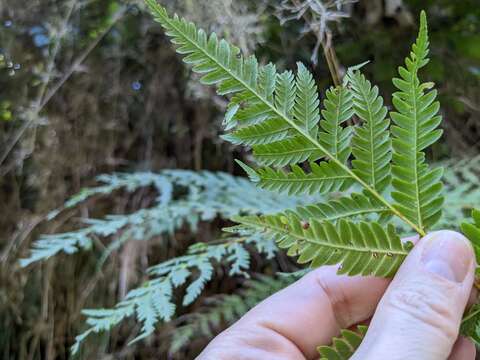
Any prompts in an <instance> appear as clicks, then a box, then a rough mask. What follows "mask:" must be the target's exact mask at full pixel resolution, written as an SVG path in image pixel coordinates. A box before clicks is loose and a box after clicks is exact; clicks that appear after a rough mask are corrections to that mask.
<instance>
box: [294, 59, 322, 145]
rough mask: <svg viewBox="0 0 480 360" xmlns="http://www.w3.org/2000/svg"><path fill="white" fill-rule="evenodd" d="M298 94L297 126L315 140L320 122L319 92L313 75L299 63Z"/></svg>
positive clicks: (296, 99)
mask: <svg viewBox="0 0 480 360" xmlns="http://www.w3.org/2000/svg"><path fill="white" fill-rule="evenodd" d="M297 67H298V72H297V81H296V88H297V94H296V98H295V105H294V107H293V116H294V119H295V122H296V123H297V125H298V126H299V127H300V128H301V129H303V130H304V132H305V133H306V134H309V135H310V136H311V137H313V138H315V137H316V136H317V131H318V127H317V123H318V122H319V120H320V112H319V110H318V106H319V104H320V101H319V100H318V90H317V85H316V84H315V80H314V79H313V76H312V74H311V73H310V72H309V71H308V70H307V68H306V67H305V65H303V64H302V63H300V62H299V63H297Z"/></svg>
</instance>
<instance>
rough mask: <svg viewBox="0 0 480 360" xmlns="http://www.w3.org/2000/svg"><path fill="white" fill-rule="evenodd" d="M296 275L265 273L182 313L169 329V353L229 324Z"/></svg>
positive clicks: (173, 352)
mask: <svg viewBox="0 0 480 360" xmlns="http://www.w3.org/2000/svg"><path fill="white" fill-rule="evenodd" d="M297 279H298V276H281V277H280V276H277V277H269V276H265V275H259V276H256V278H255V279H251V280H247V281H246V282H245V284H244V285H243V287H242V289H241V290H240V291H239V292H237V293H234V294H228V295H217V296H214V297H211V298H207V299H205V301H204V305H203V307H202V308H201V309H200V311H197V312H194V313H191V314H187V315H186V316H183V317H182V321H181V324H182V325H180V326H178V327H176V328H175V330H173V332H172V340H171V345H170V349H169V351H170V353H171V354H175V353H177V352H178V351H179V350H180V349H181V348H182V347H184V346H186V345H188V344H189V343H190V342H191V341H192V340H193V339H194V338H197V339H198V337H203V338H205V339H206V340H208V339H211V338H212V337H214V336H215V335H216V334H217V333H218V332H219V331H220V330H223V329H224V328H225V327H227V326H229V325H230V324H232V323H233V322H235V321H236V320H238V319H239V318H240V317H242V316H243V315H244V314H245V313H246V312H247V311H248V310H250V309H251V308H252V307H254V306H255V305H257V304H258V303H259V302H261V301H262V300H264V299H266V298H267V297H269V296H271V295H273V294H274V293H276V292H277V291H280V290H282V289H283V288H285V287H286V286H288V285H290V284H291V283H292V282H294V281H295V280H297Z"/></svg>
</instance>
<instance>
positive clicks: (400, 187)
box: [390, 12, 443, 232]
mask: <svg viewBox="0 0 480 360" xmlns="http://www.w3.org/2000/svg"><path fill="white" fill-rule="evenodd" d="M428 44H429V43H428V34H427V20H426V15H425V12H422V13H421V15H420V32H419V35H418V38H417V41H416V42H415V44H414V45H413V47H412V52H411V53H410V57H409V58H407V59H406V60H405V67H402V66H401V67H399V68H398V71H399V75H400V78H395V79H393V84H394V85H395V87H397V88H398V89H399V91H398V92H396V93H394V94H393V105H394V106H395V109H396V110H397V111H396V112H391V113H390V116H391V117H392V120H393V122H394V123H395V126H392V129H391V131H392V134H393V142H392V144H393V166H392V175H393V180H392V184H393V187H394V190H395V191H393V192H392V197H393V199H394V200H395V201H396V204H395V206H396V208H397V209H398V210H399V211H401V212H402V213H403V214H405V216H406V217H407V218H408V219H409V220H411V221H412V222H413V223H414V224H416V225H417V226H418V228H420V229H421V230H422V232H425V231H426V230H427V229H428V228H430V227H431V226H432V225H434V224H435V223H436V222H437V221H438V219H439V218H440V216H441V208H442V204H443V196H441V192H442V183H441V177H442V169H441V168H437V169H435V170H430V169H429V167H428V165H427V164H426V163H425V154H424V152H423V150H424V149H425V148H426V147H428V146H429V145H431V144H433V143H434V142H435V141H437V140H438V139H439V138H440V136H441V134H442V131H441V130H439V129H436V128H437V127H438V125H439V124H440V122H441V121H442V118H441V117H440V116H438V115H437V113H438V110H439V108H440V104H439V102H438V101H435V98H436V96H437V91H436V90H431V91H429V88H431V87H432V84H431V83H423V84H422V83H420V81H419V79H418V71H419V70H420V69H421V68H422V67H424V66H425V65H426V64H427V63H428V61H429V59H428V58H427V55H428Z"/></svg>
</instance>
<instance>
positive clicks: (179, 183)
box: [20, 170, 304, 266]
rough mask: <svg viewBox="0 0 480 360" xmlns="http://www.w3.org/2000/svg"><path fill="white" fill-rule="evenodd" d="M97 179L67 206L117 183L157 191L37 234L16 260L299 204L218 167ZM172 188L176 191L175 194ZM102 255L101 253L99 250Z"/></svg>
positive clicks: (131, 188) (105, 191)
mask: <svg viewBox="0 0 480 360" xmlns="http://www.w3.org/2000/svg"><path fill="white" fill-rule="evenodd" d="M98 179H99V180H100V181H101V182H102V183H103V184H102V185H100V186H98V187H94V188H87V189H84V190H82V191H81V192H80V194H79V195H75V196H73V197H72V199H70V200H67V202H66V205H65V207H72V206H73V205H75V204H78V203H79V202H80V201H83V200H85V199H86V198H88V197H90V196H94V195H99V194H100V195H105V194H110V193H111V192H112V191H115V190H117V189H120V188H125V189H126V190H127V191H130V192H131V191H134V190H137V189H139V188H141V187H144V186H150V185H153V186H154V187H155V189H156V190H157V191H158V196H157V198H156V202H155V204H154V205H153V206H152V207H150V208H147V209H140V210H137V211H135V212H133V213H131V214H119V215H108V216H107V217H106V218H104V219H85V220H83V222H84V223H85V224H86V226H85V227H83V228H80V229H78V230H75V231H69V232H66V233H60V234H52V235H43V236H41V237H40V239H39V240H37V241H36V242H35V243H34V244H33V246H32V250H31V254H30V256H29V257H28V258H26V259H22V260H20V264H21V265H22V266H27V265H29V264H31V263H33V262H36V261H40V260H45V259H48V258H50V257H52V256H55V255H57V254H59V253H61V252H63V253H67V254H73V253H75V252H77V251H79V250H88V249H91V247H92V244H93V243H92V239H93V238H95V237H100V238H106V237H109V236H113V235H117V234H121V237H119V239H117V241H116V242H114V243H112V244H110V245H109V246H108V250H107V252H111V251H113V250H114V249H115V248H118V247H119V246H121V245H122V244H123V243H124V242H125V241H128V240H148V239H151V238H153V237H154V236H158V235H161V234H165V233H166V234H172V233H173V232H174V231H175V230H177V229H179V228H181V227H182V226H184V225H185V224H187V225H189V226H190V228H191V229H193V230H195V229H196V226H197V225H198V223H199V222H200V221H207V220H213V219H214V218H216V217H217V216H220V217H222V218H225V219H228V218H230V217H231V216H233V215H239V214H257V213H275V212H278V211H281V210H284V209H287V208H290V207H294V206H296V205H299V204H301V203H302V202H303V201H304V199H300V198H295V197H291V196H282V195H277V194H275V193H271V192H268V191H264V190H261V189H260V188H258V187H257V186H255V185H253V184H252V183H250V182H249V181H248V180H246V179H244V178H240V177H234V176H232V175H230V174H227V173H221V172H217V173H214V172H208V171H203V172H194V171H188V170H164V171H162V172H160V173H157V174H156V173H134V174H113V175H103V176H100V177H99V178H98ZM174 192H176V193H179V194H180V195H175V194H174ZM106 255H108V254H107V253H106V254H105V256H106Z"/></svg>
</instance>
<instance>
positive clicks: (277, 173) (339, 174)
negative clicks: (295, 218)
mask: <svg viewBox="0 0 480 360" xmlns="http://www.w3.org/2000/svg"><path fill="white" fill-rule="evenodd" d="M242 166H243V168H244V169H245V170H246V171H248V173H249V176H250V179H251V180H252V181H253V182H255V183H256V184H257V186H259V187H260V188H262V189H266V190H274V191H277V192H284V193H287V194H289V195H295V194H326V193H331V192H334V191H346V190H347V189H348V188H349V187H350V186H351V185H352V179H351V177H350V176H349V175H348V174H346V173H344V172H343V171H342V169H341V168H339V166H338V165H337V164H335V163H331V162H326V161H324V162H321V163H320V164H317V163H314V162H312V163H310V170H311V171H310V172H309V173H306V172H305V171H304V170H302V168H301V167H299V166H297V165H292V166H291V169H292V171H290V172H285V171H283V170H275V169H272V168H270V167H265V168H259V169H257V170H253V169H252V168H250V167H248V166H246V165H245V164H243V165H242ZM247 169H248V170H247Z"/></svg>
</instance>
